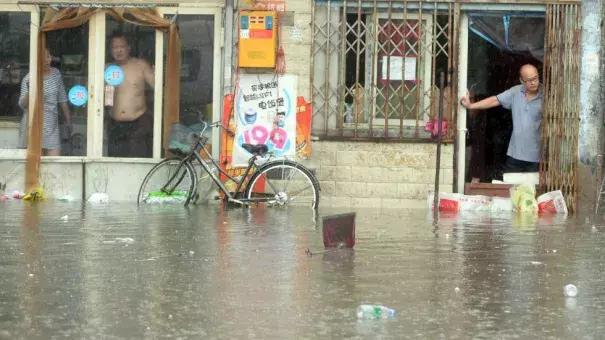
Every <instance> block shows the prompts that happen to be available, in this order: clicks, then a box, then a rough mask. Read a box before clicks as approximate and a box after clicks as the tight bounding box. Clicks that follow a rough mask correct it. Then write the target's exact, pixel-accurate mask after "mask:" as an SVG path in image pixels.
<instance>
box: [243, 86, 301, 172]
mask: <svg viewBox="0 0 605 340" xmlns="http://www.w3.org/2000/svg"><path fill="white" fill-rule="evenodd" d="M296 81H297V77H296V76H295V75H281V76H276V75H273V74H241V75H240V79H239V90H238V94H237V96H236V98H235V113H236V124H237V127H236V131H235V143H234V144H235V145H234V148H233V155H232V160H231V165H232V166H246V165H247V164H248V160H249V159H250V157H252V155H251V154H250V153H249V152H248V151H246V150H244V149H243V148H242V147H241V145H242V144H244V143H246V144H254V145H256V144H266V145H267V146H268V147H269V151H270V152H272V153H273V155H274V157H275V158H278V159H279V158H284V157H294V154H295V152H296V105H297V96H296Z"/></svg>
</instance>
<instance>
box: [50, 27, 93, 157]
mask: <svg viewBox="0 0 605 340" xmlns="http://www.w3.org/2000/svg"><path fill="white" fill-rule="evenodd" d="M88 31H89V28H88V24H84V25H82V26H78V27H73V28H68V29H63V30H57V31H50V32H48V33H47V38H46V47H47V48H48V51H49V52H50V54H51V56H52V61H51V68H52V69H54V70H55V71H54V72H58V74H59V77H60V82H59V83H57V84H58V85H62V86H63V89H58V88H55V87H53V86H51V85H52V84H54V83H52V84H48V81H49V79H48V78H45V88H44V91H45V94H44V96H45V97H48V96H49V95H51V94H52V95H57V96H58V101H59V105H58V111H53V110H52V109H50V108H46V107H45V118H44V124H45V127H44V130H45V132H44V133H45V135H44V136H45V138H46V137H49V136H48V135H47V134H48V128H47V124H48V123H49V122H50V120H49V119H53V121H54V119H56V120H57V123H58V125H57V126H58V134H59V137H60V145H59V146H60V155H61V156H86V140H87V126H88V99H89V95H88V89H89V87H88V83H89V82H88ZM51 75H52V74H51ZM49 91H51V92H49ZM46 92H49V93H46ZM62 96H66V98H61V97H62ZM65 99H67V103H66V105H67V111H68V114H65V112H64V107H62V105H61V101H62V100H65ZM49 114H51V115H53V116H52V118H51V117H48V115H49ZM68 116H69V117H68ZM55 117H56V118H55ZM53 138H54V137H53ZM42 144H43V148H45V146H46V145H49V146H54V145H50V144H52V143H49V142H48V141H46V140H45V141H43V143H42Z"/></svg>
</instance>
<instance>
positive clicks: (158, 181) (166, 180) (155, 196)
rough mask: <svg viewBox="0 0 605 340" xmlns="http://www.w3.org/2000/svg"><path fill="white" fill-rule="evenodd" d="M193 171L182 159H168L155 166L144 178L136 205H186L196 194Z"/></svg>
mask: <svg viewBox="0 0 605 340" xmlns="http://www.w3.org/2000/svg"><path fill="white" fill-rule="evenodd" d="M195 189H196V181H195V170H193V167H191V164H189V163H187V162H183V159H182V158H169V159H165V160H163V161H161V162H160V163H158V164H156V165H155V166H154V167H153V168H152V169H151V170H150V171H149V173H148V174H147V176H145V179H144V180H143V183H142V184H141V188H140V189H139V195H138V197H137V204H139V205H140V204H146V203H156V204H157V203H160V204H163V203H173V204H174V203H177V204H184V205H188V204H189V202H190V201H191V198H192V197H194V196H195V192H196V190H195Z"/></svg>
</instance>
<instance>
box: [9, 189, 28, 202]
mask: <svg viewBox="0 0 605 340" xmlns="http://www.w3.org/2000/svg"><path fill="white" fill-rule="evenodd" d="M23 196H25V193H24V192H23V191H19V190H15V191H13V192H12V193H11V197H12V198H14V199H16V200H20V199H23Z"/></svg>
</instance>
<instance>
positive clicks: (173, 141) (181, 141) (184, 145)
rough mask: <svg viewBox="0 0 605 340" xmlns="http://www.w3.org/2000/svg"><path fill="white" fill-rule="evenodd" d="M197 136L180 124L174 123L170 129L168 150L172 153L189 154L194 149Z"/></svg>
mask: <svg viewBox="0 0 605 340" xmlns="http://www.w3.org/2000/svg"><path fill="white" fill-rule="evenodd" d="M198 140H199V134H198V133H197V132H195V131H193V130H192V129H190V128H188V127H187V126H185V125H183V124H181V123H174V124H172V127H171V128H170V139H169V140H168V150H169V151H170V152H173V153H183V154H187V153H190V152H191V151H192V150H193V148H195V147H196V145H197V142H198Z"/></svg>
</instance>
